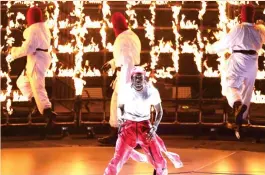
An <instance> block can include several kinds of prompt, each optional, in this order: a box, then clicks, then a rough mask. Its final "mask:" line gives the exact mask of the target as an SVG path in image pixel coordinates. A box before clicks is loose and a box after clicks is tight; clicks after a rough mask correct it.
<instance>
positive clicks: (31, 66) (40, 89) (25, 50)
mask: <svg viewBox="0 0 265 175" xmlns="http://www.w3.org/2000/svg"><path fill="white" fill-rule="evenodd" d="M23 37H24V39H25V41H24V42H23V44H22V46H21V47H13V48H12V49H11V56H12V58H13V59H17V58H21V57H23V56H27V64H26V74H24V73H22V74H21V75H20V76H19V78H18V80H17V86H18V88H19V89H20V91H21V92H22V94H23V95H24V96H27V97H28V99H31V98H32V97H34V98H35V101H36V104H37V107H38V109H39V111H40V113H41V114H43V110H44V109H46V108H50V107H51V103H50V101H49V98H48V95H47V92H46V89H45V73H46V71H47V69H48V68H49V66H50V64H51V55H50V53H49V52H43V51H36V49H37V48H40V49H49V48H50V42H51V34H50V30H49V29H48V27H47V26H46V24H45V23H44V22H40V23H35V24H32V25H31V26H29V27H28V28H27V29H25V31H24V33H23Z"/></svg>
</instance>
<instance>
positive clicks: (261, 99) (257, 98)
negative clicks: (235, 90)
mask: <svg viewBox="0 0 265 175" xmlns="http://www.w3.org/2000/svg"><path fill="white" fill-rule="evenodd" d="M251 102H252V103H258V104H265V95H263V94H261V91H258V90H256V91H253V93H252V98H251Z"/></svg>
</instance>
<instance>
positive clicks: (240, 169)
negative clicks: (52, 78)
mask: <svg viewBox="0 0 265 175" xmlns="http://www.w3.org/2000/svg"><path fill="white" fill-rule="evenodd" d="M162 138H163V139H164V141H165V143H166V145H167V147H168V150H169V151H173V152H175V153H178V154H179V155H180V157H181V160H182V161H183V163H184V167H183V168H180V169H175V168H174V167H173V165H172V164H171V162H170V161H168V170H169V174H185V175H186V174H195V175H213V174H216V175H217V174H218V175H220V174H224V175H228V174H229V175H255V174H257V175H264V174H265V145H264V141H263V142H262V143H259V144H257V143H254V142H253V141H252V140H251V139H246V140H244V141H240V142H239V141H236V140H234V138H232V137H231V138H225V139H222V140H219V141H216V140H215V141H214V140H208V139H207V138H200V139H196V140H194V139H192V138H190V137H188V136H162ZM137 150H139V151H141V149H137ZM141 152H142V151H141ZM113 153H114V147H111V146H110V147H107V146H100V145H98V143H97V141H96V139H89V140H87V139H85V137H84V138H83V137H80V136H77V137H73V136H71V137H66V138H64V139H62V140H57V139H51V138H50V139H46V140H37V139H32V138H21V137H16V138H15V137H12V138H11V137H9V138H2V149H1V166H2V167H1V174H2V175H18V174H19V175H102V174H103V172H104V169H105V168H106V166H107V164H108V162H109V161H110V159H111V158H112V156H113ZM152 172H153V168H152V166H151V165H150V164H146V163H137V162H135V161H133V160H131V159H130V160H129V161H128V162H127V163H126V164H125V165H124V167H123V168H122V171H121V172H120V175H152Z"/></svg>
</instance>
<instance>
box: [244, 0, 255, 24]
mask: <svg viewBox="0 0 265 175" xmlns="http://www.w3.org/2000/svg"><path fill="white" fill-rule="evenodd" d="M254 16H255V8H254V6H253V5H252V4H246V5H243V6H242V8H241V22H248V23H254Z"/></svg>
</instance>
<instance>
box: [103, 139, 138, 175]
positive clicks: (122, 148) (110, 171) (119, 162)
mask: <svg viewBox="0 0 265 175" xmlns="http://www.w3.org/2000/svg"><path fill="white" fill-rule="evenodd" d="M132 150H133V148H132V147H131V146H129V145H128V144H127V143H126V142H125V140H124V139H123V138H122V136H119V138H118V140H117V143H116V148H115V153H114V157H113V158H112V159H111V161H110V163H109V164H108V166H107V168H106V169H105V173H104V175H116V174H118V173H119V171H120V170H121V168H122V166H123V165H124V163H125V162H126V161H127V160H128V159H129V157H130V154H131V152H132Z"/></svg>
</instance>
